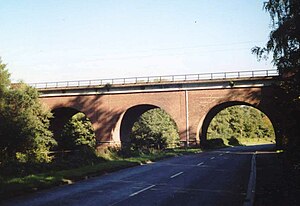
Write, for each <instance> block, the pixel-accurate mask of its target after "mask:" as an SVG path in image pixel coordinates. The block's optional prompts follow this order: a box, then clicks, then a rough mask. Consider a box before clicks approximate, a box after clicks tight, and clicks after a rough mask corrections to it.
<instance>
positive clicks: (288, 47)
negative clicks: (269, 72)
mask: <svg viewBox="0 0 300 206" xmlns="http://www.w3.org/2000/svg"><path fill="white" fill-rule="evenodd" d="M264 9H265V10H266V11H267V12H269V14H270V16H271V19H272V29H273V30H272V31H271V33H270V39H269V40H268V42H267V44H266V46H265V47H263V48H261V47H254V48H253V50H252V51H253V52H254V53H255V54H257V55H258V57H259V58H262V57H264V58H267V55H268V54H269V53H271V52H272V53H273V62H274V64H275V65H276V66H277V67H278V69H280V70H289V69H295V68H299V66H300V59H299V57H300V1H299V0H269V1H267V2H265V3H264Z"/></svg>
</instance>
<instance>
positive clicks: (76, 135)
mask: <svg viewBox="0 0 300 206" xmlns="http://www.w3.org/2000/svg"><path fill="white" fill-rule="evenodd" d="M57 141H58V148H59V149H61V150H74V149H79V148H83V146H86V147H89V148H93V149H94V148H95V146H96V136H95V132H94V130H93V127H92V124H91V121H90V120H89V119H88V118H87V117H86V116H85V114H84V113H82V112H79V113H77V114H75V115H74V116H73V117H72V118H71V119H70V120H69V121H68V122H67V123H66V125H65V126H64V128H63V131H62V134H61V136H60V137H59V138H58V140H57Z"/></svg>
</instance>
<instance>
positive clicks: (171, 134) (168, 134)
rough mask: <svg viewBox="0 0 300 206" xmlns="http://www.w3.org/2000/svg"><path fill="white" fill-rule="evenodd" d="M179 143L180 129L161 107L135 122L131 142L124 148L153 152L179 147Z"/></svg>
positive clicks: (140, 151)
mask: <svg viewBox="0 0 300 206" xmlns="http://www.w3.org/2000/svg"><path fill="white" fill-rule="evenodd" d="M179 143H180V142H179V134H178V129H177V126H176V124H175V122H174V121H173V120H172V118H171V117H170V116H169V115H168V114H167V113H166V112H165V111H163V110H161V109H152V110H149V111H147V112H145V113H144V114H142V115H141V117H140V118H139V119H138V121H137V122H135V123H134V125H133V128H132V133H131V135H130V143H129V144H128V145H127V146H126V145H125V146H124V148H125V150H130V151H131V152H133V151H138V153H151V152H153V151H154V150H164V149H166V148H174V147H177V146H178V145H179Z"/></svg>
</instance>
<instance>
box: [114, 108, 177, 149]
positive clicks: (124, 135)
mask: <svg viewBox="0 0 300 206" xmlns="http://www.w3.org/2000/svg"><path fill="white" fill-rule="evenodd" d="M152 109H162V110H163V111H165V112H166V113H167V114H168V115H169V116H170V117H171V118H172V120H173V121H174V123H175V124H176V121H175V119H173V117H172V116H171V114H169V113H168V112H167V111H166V110H165V109H164V108H162V107H160V106H158V105H154V104H137V105H133V106H130V107H129V108H128V109H126V110H125V111H124V112H123V113H122V114H121V115H120V118H119V120H118V122H117V123H116V127H115V128H116V129H115V130H114V132H113V140H114V142H115V143H116V142H119V144H121V145H122V144H126V143H128V142H129V141H130V140H129V136H130V133H131V131H132V127H133V125H134V123H135V122H136V121H137V120H138V119H139V117H140V116H141V115H142V114H144V113H145V112H147V111H149V110H152ZM176 126H177V124H176Z"/></svg>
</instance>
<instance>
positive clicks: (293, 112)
mask: <svg viewBox="0 0 300 206" xmlns="http://www.w3.org/2000/svg"><path fill="white" fill-rule="evenodd" d="M264 9H265V10H266V11H267V12H269V14H270V17H271V20H272V29H273V30H272V31H271V33H270V37H269V40H268V42H267V44H266V46H265V47H263V48H261V47H254V48H253V49H252V52H253V53H255V54H256V55H257V57H258V59H259V60H260V59H261V58H266V57H267V55H268V54H270V53H273V63H274V65H275V66H276V67H277V69H278V70H279V73H280V75H281V76H282V77H283V78H282V81H281V82H280V83H279V84H278V85H277V90H278V93H277V94H276V95H275V96H274V103H275V105H277V111H278V116H281V120H282V121H280V122H278V125H277V128H282V130H279V131H278V133H279V134H280V136H281V144H282V146H285V147H286V148H287V149H289V150H290V151H295V152H296V153H298V155H299V150H300V140H299V136H300V129H299V125H300V1H299V0H269V1H267V2H265V3H264Z"/></svg>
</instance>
